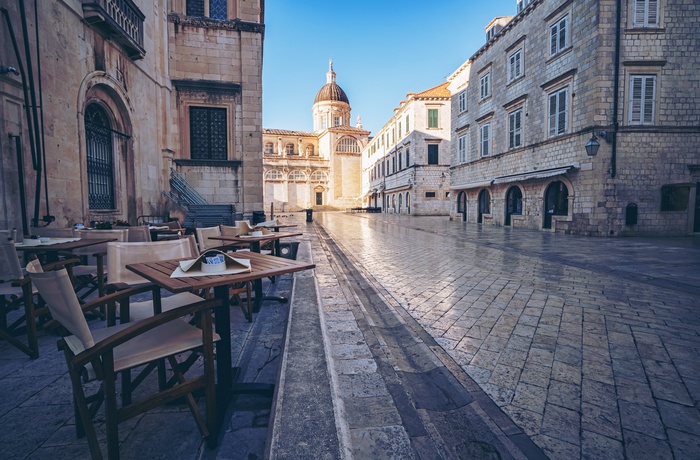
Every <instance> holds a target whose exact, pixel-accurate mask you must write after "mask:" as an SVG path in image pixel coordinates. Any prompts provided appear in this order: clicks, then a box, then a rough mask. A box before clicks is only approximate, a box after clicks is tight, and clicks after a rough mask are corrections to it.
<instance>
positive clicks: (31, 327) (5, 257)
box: [0, 240, 39, 359]
mask: <svg viewBox="0 0 700 460" xmlns="http://www.w3.org/2000/svg"><path fill="white" fill-rule="evenodd" d="M20 308H22V309H23V310H24V313H23V314H22V315H19V318H16V319H15V320H14V321H12V322H11V323H10V324H8V320H7V316H8V314H10V315H11V314H12V312H13V311H15V310H19V309H20ZM15 316H17V315H15ZM36 316H37V315H36V311H35V309H34V296H33V290H32V284H31V282H30V281H29V278H28V277H26V276H24V274H23V273H22V265H21V264H20V262H19V257H18V256H17V250H16V249H15V243H14V241H13V240H5V241H0V339H2V340H6V341H7V342H9V343H10V344H12V345H13V346H15V347H16V348H18V349H19V350H21V351H22V352H24V353H26V354H27V356H29V357H30V358H31V359H36V358H38V357H39V342H38V338H37V327H36ZM23 324H24V333H26V335H27V344H24V343H23V342H21V341H20V340H19V339H17V336H18V335H21V334H22V332H23V331H22V325H23Z"/></svg>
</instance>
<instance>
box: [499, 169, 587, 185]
mask: <svg viewBox="0 0 700 460" xmlns="http://www.w3.org/2000/svg"><path fill="white" fill-rule="evenodd" d="M575 168H576V166H575V165H569V166H564V167H561V168H550V169H542V170H539V171H530V172H526V173H520V174H511V175H509V176H500V177H496V178H495V179H494V180H493V183H494V184H507V183H508V182H517V181H523V180H528V179H543V178H545V177H552V176H559V175H561V174H566V173H567V172H568V171H569V170H570V169H575Z"/></svg>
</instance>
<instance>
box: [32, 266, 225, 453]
mask: <svg viewBox="0 0 700 460" xmlns="http://www.w3.org/2000/svg"><path fill="white" fill-rule="evenodd" d="M27 271H28V272H29V274H30V277H31V281H32V283H33V284H34V285H35V286H36V288H37V289H38V291H39V293H40V294H41V296H42V297H43V298H44V299H45V300H46V301H47V306H48V309H49V310H50V312H51V315H52V316H53V318H54V319H55V320H56V321H58V322H59V323H60V324H61V325H62V326H63V327H64V328H65V329H67V330H68V331H69V332H70V334H72V335H68V336H66V337H64V338H63V339H62V340H61V342H60V345H59V347H60V348H62V349H63V351H64V355H65V359H66V364H67V366H68V372H69V375H70V381H71V385H72V387H73V406H74V411H75V420H76V432H77V433H76V434H77V436H78V437H83V436H87V441H88V445H89V447H90V453H91V455H92V458H93V459H101V458H102V450H101V448H100V445H99V439H98V435H97V431H96V429H95V424H96V423H97V422H98V421H99V420H100V417H99V416H98V417H96V415H97V412H98V410H99V408H100V406H101V405H102V404H104V420H105V425H106V428H105V432H106V439H107V456H108V458H110V459H118V458H119V432H118V425H119V423H120V422H123V421H126V420H128V419H130V418H133V417H135V416H137V415H140V414H142V413H145V412H147V411H149V410H151V409H153V408H155V407H157V406H159V405H162V404H166V403H169V402H171V401H174V400H177V399H178V398H183V397H184V398H185V400H186V402H187V405H188V407H189V410H190V412H191V413H192V416H193V418H194V420H195V423H196V425H197V427H198V429H199V431H200V432H201V433H202V435H203V436H204V437H205V438H206V439H207V441H208V443H209V445H210V446H214V445H215V444H216V439H215V435H213V434H212V431H210V430H213V427H215V426H216V420H217V418H216V395H215V386H214V371H215V370H214V342H216V341H217V340H219V336H218V334H216V333H215V332H214V331H213V329H212V309H213V308H214V307H216V306H217V305H220V302H219V301H218V300H215V299H209V300H203V299H199V301H198V302H195V303H192V304H189V305H186V306H183V307H180V308H176V309H174V310H170V311H168V312H164V313H161V314H157V315H154V316H151V317H149V318H147V319H144V320H143V321H137V322H132V323H125V324H120V325H118V326H110V327H106V328H102V329H94V330H90V328H89V327H88V324H87V321H86V320H85V316H84V315H83V312H84V310H85V309H88V308H90V309H91V308H95V307H96V306H97V305H104V306H105V307H106V308H110V307H111V306H112V305H113V304H114V302H116V301H119V300H121V299H124V298H126V297H129V296H133V295H135V294H138V293H143V292H145V291H147V290H152V291H153V292H154V293H155V291H156V290H157V289H158V288H156V287H154V286H152V285H145V286H141V287H139V288H130V289H126V290H124V291H120V292H117V293H114V294H109V295H107V296H104V297H101V298H98V299H95V300H92V301H90V302H87V303H86V304H84V305H82V306H81V305H80V303H79V301H78V297H77V295H76V293H75V291H74V289H73V285H72V283H71V279H70V277H69V275H68V273H67V271H66V270H65V269H60V270H56V271H47V272H44V271H43V269H42V267H41V265H40V263H39V261H38V260H34V261H32V262H30V263H29V265H27ZM192 315H195V316H196V317H197V318H198V322H199V324H198V326H199V327H197V326H193V325H191V324H188V323H187V322H185V321H183V320H182V319H181V317H183V316H192ZM186 353H190V354H191V353H201V354H202V355H203V357H204V365H203V371H202V373H201V375H198V376H196V377H191V378H190V379H185V375H184V373H185V372H188V371H189V370H192V369H191V368H190V369H187V370H185V369H183V367H184V366H183V365H181V363H180V362H178V359H176V358H177V356H178V355H181V354H186ZM164 359H167V360H168V362H169V364H170V366H171V369H172V372H173V378H174V380H175V381H176V384H175V385H173V386H162V385H158V386H157V387H158V390H157V391H156V390H154V389H153V387H154V386H153V385H150V386H148V387H149V389H151V390H152V392H154V394H152V395H150V396H143V395H142V394H141V393H143V392H145V389H143V387H144V386H146V385H142V384H145V383H146V382H148V381H149V380H148V379H146V377H148V376H149V375H150V373H151V371H152V370H153V369H155V368H156V367H157V368H162V366H156V364H159V363H160V362H161V361H162V360H164ZM181 359H182V358H181ZM132 370H136V371H138V372H139V374H138V375H137V376H136V378H135V379H133V380H132V379H131V371H132ZM118 376H121V386H119V382H118ZM93 380H94V381H98V382H99V388H98V389H97V391H96V392H94V393H91V394H86V390H88V391H90V390H91V389H94V388H95V387H94V386H90V385H84V383H85V384H87V383H88V382H90V381H93ZM137 389H138V390H139V391H138V394H136V390H137ZM200 389H203V390H204V400H205V414H206V415H205V417H203V416H202V414H201V413H200V411H199V408H198V406H197V403H196V401H195V399H194V396H193V392H194V391H196V390H200ZM118 391H120V393H121V405H118V403H117V392H118ZM134 397H138V398H139V399H138V400H137V401H136V402H134V401H133V399H134Z"/></svg>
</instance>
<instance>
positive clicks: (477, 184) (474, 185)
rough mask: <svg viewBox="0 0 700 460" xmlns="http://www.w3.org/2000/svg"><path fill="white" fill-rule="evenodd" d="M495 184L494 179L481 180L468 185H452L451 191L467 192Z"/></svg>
mask: <svg viewBox="0 0 700 460" xmlns="http://www.w3.org/2000/svg"><path fill="white" fill-rule="evenodd" d="M492 182H493V179H488V180H480V181H476V182H468V183H466V184H458V185H451V186H450V190H466V189H469V188H482V187H488V186H489V185H491V183H492Z"/></svg>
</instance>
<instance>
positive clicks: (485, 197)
mask: <svg viewBox="0 0 700 460" xmlns="http://www.w3.org/2000/svg"><path fill="white" fill-rule="evenodd" d="M484 214H491V194H490V193H489V191H488V190H486V189H483V190H482V191H480V192H479V215H478V217H477V219H476V222H477V223H479V224H480V223H482V222H483V221H484Z"/></svg>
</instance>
